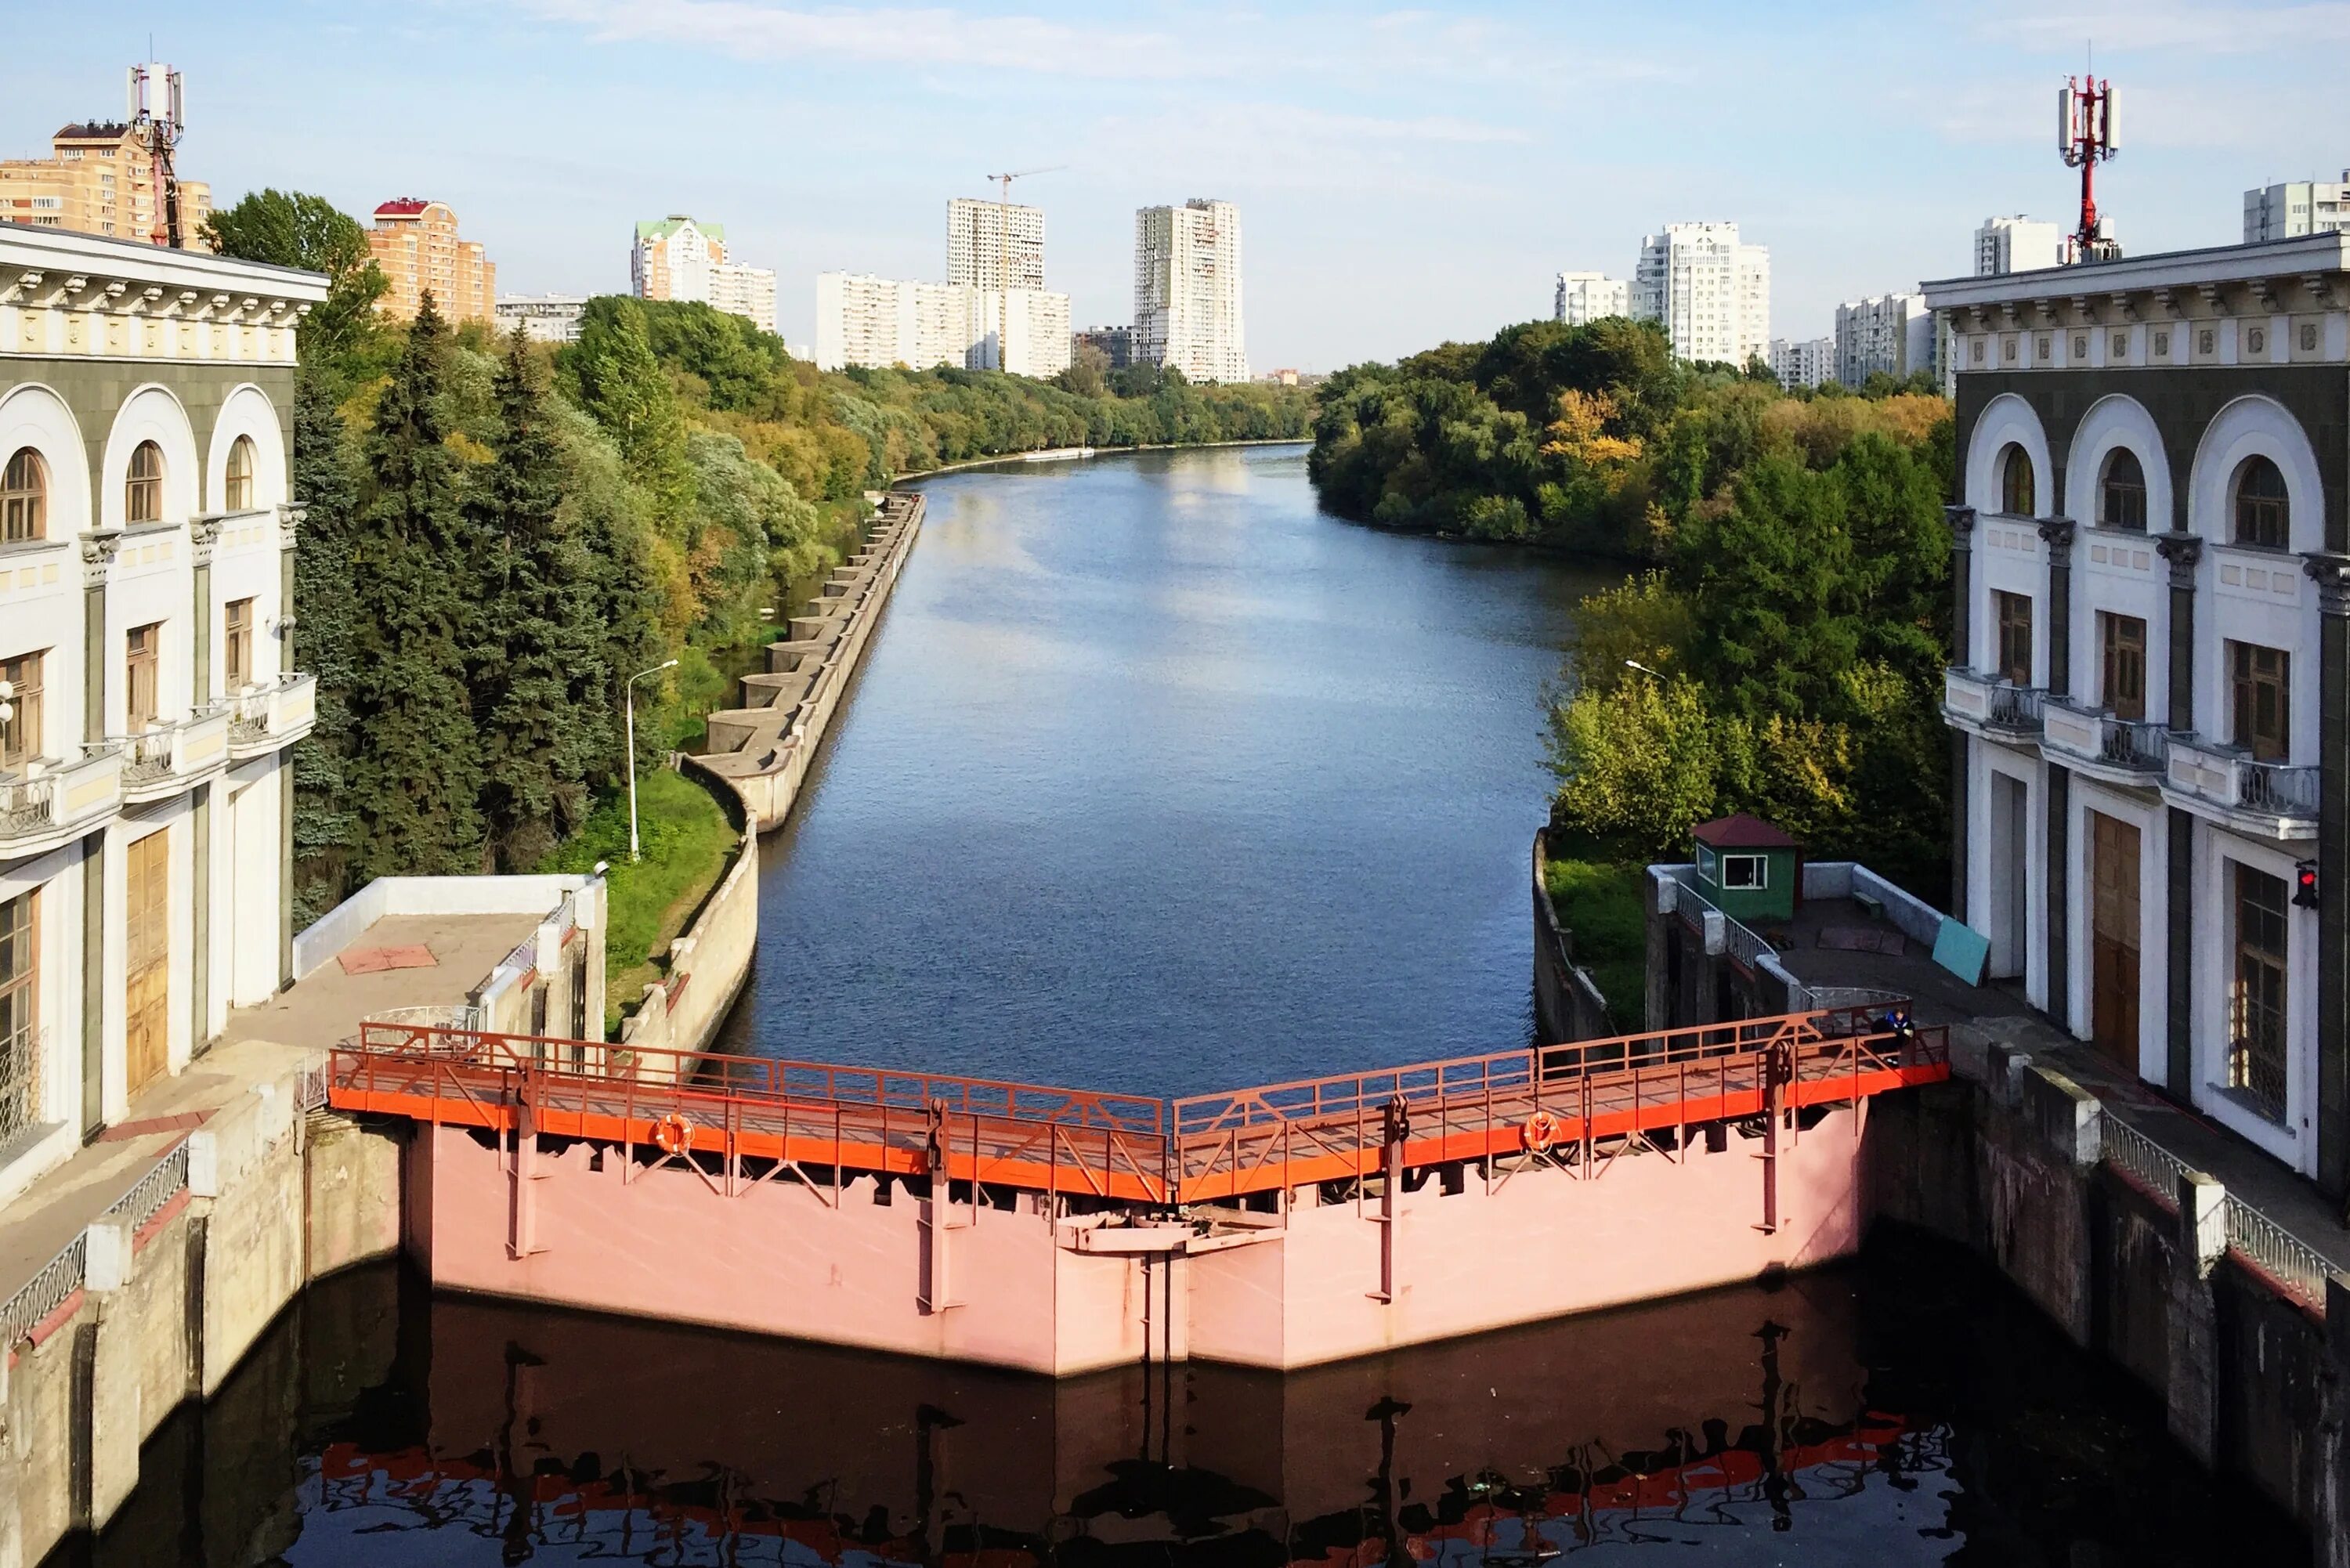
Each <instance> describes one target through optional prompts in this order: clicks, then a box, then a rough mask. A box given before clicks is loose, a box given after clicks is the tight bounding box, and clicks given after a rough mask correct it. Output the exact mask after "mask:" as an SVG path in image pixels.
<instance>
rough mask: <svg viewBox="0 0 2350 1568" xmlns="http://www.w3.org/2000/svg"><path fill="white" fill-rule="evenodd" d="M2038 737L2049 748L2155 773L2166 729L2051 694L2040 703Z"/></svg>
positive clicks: (2159, 765) (2163, 753)
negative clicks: (2118, 717)
mask: <svg viewBox="0 0 2350 1568" xmlns="http://www.w3.org/2000/svg"><path fill="white" fill-rule="evenodd" d="M2041 739H2042V740H2043V742H2045V743H2046V744H2047V746H2048V748H2049V750H2051V751H2055V752H2063V753H2067V754H2069V755H2072V756H2074V757H2079V758H2081V759H2083V760H2085V761H2087V762H2093V763H2104V764H2105V765H2106V766H2107V767H2113V768H2121V769H2125V770H2127V771H2128V772H2131V773H2143V774H2159V773H2161V772H2162V766H2163V761H2164V759H2165V758H2166V757H2167V756H2168V752H2169V744H2168V742H2169V732H2168V731H2166V730H2165V729H2164V728H2163V727H2162V726H2161V725H2159V724H2157V723H2153V722H2148V721H2144V720H2136V719H2116V718H2115V717H2114V716H2113V715H2112V714H2111V713H2108V712H2106V711H2105V710H2103V709H2101V708H2086V707H2083V706H2081V705H2080V704H2078V703H2074V702H2068V701H2064V699H2063V698H2061V697H2051V698H2049V699H2048V700H2047V701H2046V702H2044V703H2043V704H2042V707H2041Z"/></svg>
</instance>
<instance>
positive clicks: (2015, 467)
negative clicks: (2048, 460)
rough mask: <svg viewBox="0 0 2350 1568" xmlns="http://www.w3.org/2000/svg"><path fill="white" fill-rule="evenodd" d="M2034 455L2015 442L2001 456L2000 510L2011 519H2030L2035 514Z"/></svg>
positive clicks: (2005, 448)
mask: <svg viewBox="0 0 2350 1568" xmlns="http://www.w3.org/2000/svg"><path fill="white" fill-rule="evenodd" d="M1999 509H2000V510H2001V511H2002V512H2004V513H2006V514H2008V515H2009V516H2010V517H2030V516H2033V515H2034V514H2033V478H2032V454H2031V453H2030V452H2025V451H2024V450H2023V449H2022V447H2021V446H2018V445H2017V444H2015V443H2014V442H2013V441H2010V442H2008V444H2007V445H2006V447H2004V448H2003V449H2002V451H2001V452H2000V454H1999Z"/></svg>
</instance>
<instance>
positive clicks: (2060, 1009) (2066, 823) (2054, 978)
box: [2047, 763, 2073, 1029]
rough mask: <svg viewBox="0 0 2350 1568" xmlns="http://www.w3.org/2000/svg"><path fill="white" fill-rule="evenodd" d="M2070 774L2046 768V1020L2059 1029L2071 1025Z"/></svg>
mask: <svg viewBox="0 0 2350 1568" xmlns="http://www.w3.org/2000/svg"><path fill="white" fill-rule="evenodd" d="M2072 823H2073V774H2072V771H2071V770H2070V769H2068V768H2064V767H2059V766H2058V765H2057V764H2056V763H2049V764H2048V1002H2047V1007H2048V1018H2049V1022H2051V1023H2054V1024H2055V1025H2056V1027H2057V1028H2059V1029H2070V1028H2071V1027H2072V1026H2073V1025H2072V1016H2073V1009H2072V1000H2073V982H2072V976H2071V974H2070V972H2069V964H2070V961H2071V950H2072V942H2071V940H2070V936H2069V933H2070V930H2071V927H2070V924H2069V922H2068V921H2067V920H2066V918H2065V916H2066V912H2067V905H2068V900H2069V898H2070V897H2071V895H2070V893H2069V891H2068V885H2069V883H2070V881H2071V877H2069V875H2068V874H2067V873H2068V867H2069V866H2070V863H2071V859H2072V852H2071V837H2072V831H2071V830H2072Z"/></svg>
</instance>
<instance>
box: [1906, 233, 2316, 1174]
mask: <svg viewBox="0 0 2350 1568" xmlns="http://www.w3.org/2000/svg"><path fill="white" fill-rule="evenodd" d="M2345 267H2350V238H2345V236H2342V235H2337V234H2320V235H2312V236H2307V237H2303V238H2298V239H2292V240H2285V241H2280V242H2276V243H2272V244H2257V245H2238V246H2228V247H2224V248H2220V249H2214V250H2203V251H2189V252H2181V253H2177V254H2168V255H2147V256H2134V257H2130V258H2127V259H2125V260H2118V261H2112V262H2104V263H2096V264H2091V265H2081V266H2073V267H2061V268H2050V269H2046V270H2043V271H2036V272H2021V273H2011V274H2007V275H2001V276H1990V277H1970V278H1959V279H1953V280H1950V281H1949V282H1944V283H1936V284H1929V285H1928V286H1927V297H1928V300H1929V303H1930V305H1931V306H1932V307H1933V309H1934V310H1935V311H1936V312H1937V313H1938V314H1939V317H1940V318H1941V320H1942V322H1943V324H1944V326H1945V327H1946V328H1947V330H1948V332H1949V334H1950V337H1949V339H1948V341H1949V342H1950V347H1951V352H1952V355H1953V357H1954V358H1955V361H1956V370H1957V384H1958V431H1957V435H1958V444H1957V452H1958V468H1959V472H1958V474H1957V476H1956V479H1957V488H1958V491H1959V495H1958V501H1959V504H1957V505H1956V506H1954V507H1952V508H1951V520H1952V532H1953V541H1952V542H1953V545H1954V546H1955V557H1954V560H1955V568H1956V569H1955V572H1954V583H1955V590H1956V611H1957V624H1956V639H1955V640H1956V662H1955V664H1954V666H1953V667H1952V669H1951V670H1950V673H1949V677H1948V682H1947V686H1946V691H1945V704H1944V711H1945V714H1946V716H1947V718H1948V721H1949V722H1950V727H1951V731H1952V734H1953V746H1954V761H1955V779H1954V784H1955V794H1956V800H1955V808H1954V815H1953V822H1952V840H1951V854H1952V874H1953V883H1954V888H1955V889H1956V891H1955V895H1954V896H1955V898H1957V900H1958V901H1959V905H1960V907H1959V908H1958V909H1956V910H1954V911H1953V912H1954V913H1956V914H1958V915H1959V916H1960V918H1961V919H1964V920H1966V921H1967V923H1968V924H1970V926H1972V927H1974V928H1975V929H1978V930H1979V931H1981V932H1982V933H1983V934H1984V935H1986V936H1987V937H1989V939H1990V941H1991V973H1992V974H1994V975H1998V976H2005V977H2011V978H2012V979H2013V980H2016V981H2020V982H2021V983H2022V987H2023V990H2024V992H2026V994H2027V996H2028V997H2029V999H2030V1001H2031V1002H2033V1004H2034V1005H2035V1006H2038V1007H2040V1008H2041V1009H2043V1010H2044V1011H2045V1012H2047V1014H2048V1015H2049V1016H2050V1017H2051V1018H2052V1019H2054V1021H2055V1022H2056V1023H2059V1024H2061V1025H2062V1026H2064V1028H2066V1029H2068V1030H2069V1031H2070V1032H2071V1033H2074V1034H2075V1035H2077V1036H2078V1037H2080V1038H2081V1039H2083V1040H2085V1041H2090V1042H2094V1043H2095V1045H2096V1047H2097V1048H2098V1049H2100V1050H2101V1051H2103V1052H2105V1053H2106V1054H2109V1055H2110V1056H2111V1057H2112V1059H2113V1060H2114V1061H2115V1062H2116V1064H2120V1065H2122V1066H2124V1067H2126V1068H2127V1069H2129V1070H2131V1071H2133V1072H2135V1073H2136V1074H2137V1075H2138V1076H2139V1077H2140V1078H2142V1079H2143V1080H2144V1081H2146V1082H2147V1083H2149V1084H2152V1085H2158V1086H2159V1087H2161V1088H2162V1089H2164V1090H2165V1091H2167V1092H2168V1094H2170V1095H2171V1096H2175V1097H2176V1098H2178V1099H2179V1100H2182V1101H2186V1102H2189V1103H2191V1104H2192V1105H2194V1106H2197V1107H2198V1108H2199V1109H2200V1110H2201V1111H2202V1112H2203V1113H2204V1114H2206V1115H2207V1116H2210V1117H2211V1118H2212V1119H2214V1120H2216V1121H2219V1122H2220V1123H2222V1124H2224V1125H2226V1126H2227V1127H2230V1128H2232V1129H2234V1130H2235V1131H2236V1132H2238V1133H2240V1134H2241V1135H2242V1136H2243V1137H2246V1138H2247V1139H2249V1140H2251V1142H2253V1143H2254V1144H2257V1145H2258V1146H2260V1147H2262V1148H2264V1149H2266V1150H2268V1151H2269V1152H2270V1153H2271V1154H2272V1155H2274V1156H2275V1157H2276V1158H2278V1159H2280V1160H2282V1161H2283V1162H2284V1163H2285V1164H2287V1165H2288V1166H2291V1167H2292V1168H2294V1169H2295V1170H2298V1171H2300V1172H2302V1173H2303V1174H2305V1175H2307V1176H2310V1177H2312V1178H2314V1179H2315V1180H2316V1181H2317V1182H2318V1183H2319V1185H2320V1186H2322V1187H2323V1188H2324V1189H2326V1190H2327V1191H2329V1192H2332V1193H2334V1194H2337V1195H2338V1194H2341V1193H2343V1192H2344V1190H2345V1188H2346V1187H2350V970H2346V969H2345V957H2346V956H2350V811H2345V807H2350V722H2345V721H2346V720H2350V710H2345V703H2350V667H2345V659H2350V514H2345V494H2346V493H2350V474H2345V463H2350V273H2345Z"/></svg>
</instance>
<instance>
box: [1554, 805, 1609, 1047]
mask: <svg viewBox="0 0 2350 1568" xmlns="http://www.w3.org/2000/svg"><path fill="white" fill-rule="evenodd" d="M1549 858H1550V857H1549V844H1548V836H1547V835H1545V834H1543V833H1539V832H1538V833H1536V834H1535V835H1534V1029H1535V1031H1536V1033H1539V1034H1540V1035H1541V1036H1542V1037H1543V1038H1544V1040H1560V1041H1565V1040H1602V1039H1605V1038H1607V1036H1608V1035H1610V1034H1612V1033H1616V1031H1615V1030H1613V1029H1611V1028H1610V1027H1608V1023H1607V998H1606V997H1604V996H1602V995H1601V994H1600V993H1599V983H1598V982H1597V981H1595V980H1593V979H1592V978H1591V971H1589V970H1587V969H1585V968H1584V967H1583V966H1582V965H1581V964H1578V963H1576V962H1575V933H1574V932H1573V931H1571V930H1569V929H1567V928H1566V927H1565V925H1564V924H1562V923H1561V922H1560V920H1559V918H1558V909H1557V907H1556V906H1555V905H1554V904H1553V903H1552V902H1551V898H1550V878H1549V877H1548V876H1547V875H1546V873H1547V872H1548V870H1549Z"/></svg>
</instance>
